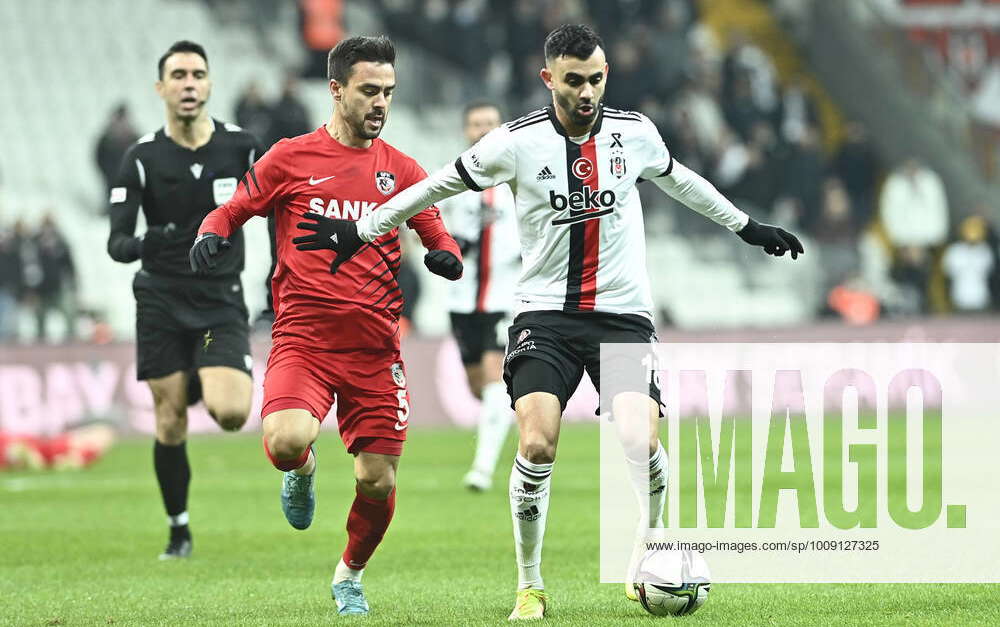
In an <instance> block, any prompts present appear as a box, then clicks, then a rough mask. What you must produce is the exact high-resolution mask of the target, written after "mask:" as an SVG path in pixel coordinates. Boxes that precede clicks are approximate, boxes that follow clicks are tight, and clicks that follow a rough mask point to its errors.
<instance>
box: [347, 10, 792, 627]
mask: <svg viewBox="0 0 1000 627" xmlns="http://www.w3.org/2000/svg"><path fill="white" fill-rule="evenodd" d="M540 75H541V79H542V81H543V82H544V83H545V85H546V87H548V88H549V90H550V91H551V92H552V104H551V105H549V106H548V107H546V108H544V109H540V110H538V111H536V112H534V113H530V114H528V115H526V116H524V117H522V118H520V119H519V120H515V121H513V122H510V123H507V124H504V125H503V126H501V127H500V128H498V129H496V130H494V131H492V132H490V133H489V134H487V135H486V136H485V137H483V139H482V140H481V141H479V142H478V143H477V144H476V145H475V146H473V147H472V148H470V149H468V150H467V151H465V152H464V153H462V154H461V155H460V156H459V157H458V159H457V160H456V161H455V163H454V164H452V165H450V166H447V167H445V168H443V169H441V170H440V171H438V172H437V173H435V174H434V175H433V176H431V177H429V178H427V179H425V180H423V181H421V182H420V183H417V184H416V185H413V186H412V187H410V188H408V189H406V190H404V191H403V192H402V193H400V194H398V195H396V196H394V197H393V198H391V199H390V200H389V201H388V202H386V203H385V204H383V205H382V206H381V207H379V209H378V210H377V211H374V212H372V213H371V214H369V215H367V216H365V217H363V218H362V219H361V220H359V221H358V222H356V223H355V222H351V221H343V222H340V223H338V226H337V232H336V233H335V235H334V236H333V237H335V238H336V240H335V250H336V251H337V253H338V255H344V256H348V257H349V256H351V255H353V254H355V252H356V251H357V250H359V249H360V248H361V247H362V246H363V244H364V243H365V242H370V241H372V240H373V239H375V238H376V237H378V236H379V235H381V234H383V233H386V232H388V231H390V230H391V229H393V228H395V227H396V226H398V225H399V224H401V223H402V222H403V221H405V220H406V219H407V218H408V217H410V216H412V215H414V214H416V213H417V212H418V211H420V210H422V209H423V208H425V207H427V206H429V205H432V204H435V203H437V202H439V201H440V200H442V199H444V198H448V197H450V196H454V195H455V194H458V193H460V192H464V191H466V190H469V189H471V190H474V191H481V190H483V189H486V188H488V187H492V186H496V185H499V184H501V183H508V184H509V185H510V187H511V189H512V190H513V191H514V195H515V203H516V212H517V219H518V228H519V231H520V239H521V255H522V259H523V266H522V270H521V276H520V279H519V281H518V288H517V292H516V294H515V305H514V313H515V316H516V317H515V318H514V323H513V325H512V326H511V328H510V330H509V333H508V345H507V356H506V359H505V364H504V380H505V381H506V382H507V386H508V392H509V393H510V396H511V399H512V400H513V402H514V410H515V412H516V414H517V421H518V431H519V435H520V440H519V443H518V452H517V456H516V457H515V459H514V466H513V469H512V471H511V477H510V505H511V515H512V518H513V523H514V545H515V552H516V555H517V567H518V591H517V599H516V602H515V607H514V611H513V612H512V613H511V615H510V618H511V620H518V619H533V618H541V617H542V616H543V615H544V613H545V603H546V599H547V595H546V594H545V592H544V584H543V582H542V575H541V570H540V567H541V550H542V539H543V536H544V532H545V519H546V514H547V512H548V505H549V482H550V476H551V474H552V468H553V463H554V461H555V455H556V442H557V440H558V436H559V424H560V419H561V416H562V411H563V409H564V408H565V405H566V401H567V400H568V399H569V397H570V395H572V393H573V392H574V391H575V390H576V387H577V385H578V384H579V382H580V380H581V378H582V377H583V373H584V372H586V373H587V374H588V375H589V376H590V378H591V380H592V381H593V383H594V385H595V386H596V387H597V389H598V390H599V391H600V389H601V387H600V381H601V379H600V361H599V356H600V345H601V343H602V342H609V343H610V342H614V343H646V342H650V341H654V340H655V338H656V335H655V332H654V329H653V322H652V320H653V302H652V297H651V295H650V289H649V280H648V276H647V274H646V260H645V234H644V231H643V222H642V207H641V206H640V203H639V194H638V192H637V191H636V189H635V185H636V183H638V182H640V180H648V181H651V182H652V183H653V184H655V185H656V186H657V187H659V188H660V189H661V190H663V191H664V192H665V193H666V194H667V195H668V196H670V197H672V198H674V199H676V200H678V201H680V202H681V203H683V204H684V205H686V206H688V207H689V208H691V209H693V210H694V211H697V212H699V213H701V214H702V215H704V216H706V217H707V218H709V219H711V220H713V221H715V222H716V223H718V224H720V225H722V226H723V227H725V228H727V229H729V230H730V231H732V232H734V233H736V234H737V235H738V236H739V237H740V238H741V239H742V240H743V241H744V242H746V243H748V244H751V245H754V246H760V247H762V248H763V249H764V252H766V253H768V254H770V255H775V256H779V257H780V256H782V255H784V254H785V253H786V252H787V253H790V254H791V257H792V259H795V258H796V257H797V256H798V255H799V254H800V253H802V252H803V249H802V244H801V243H799V240H798V238H796V237H795V236H794V235H792V234H791V233H789V232H788V231H785V230H784V229H782V228H780V227H777V226H772V225H767V224H760V223H758V222H757V221H755V220H753V219H752V218H751V217H750V216H748V215H747V214H746V213H744V212H743V211H740V210H739V209H737V208H736V207H735V206H733V204H732V203H731V202H729V200H727V199H726V198H725V197H724V196H723V195H722V194H720V193H719V191H718V190H716V189H715V187H714V186H713V185H712V184H711V183H709V182H708V181H706V180H705V179H703V178H702V177H701V176H699V175H698V174H696V173H694V172H692V171H691V170H689V169H688V168H686V167H684V165H683V164H681V163H680V162H678V161H677V160H675V159H674V158H673V156H672V155H671V154H670V151H669V150H668V149H667V147H666V146H665V145H664V143H663V140H662V138H661V137H660V135H659V133H658V132H657V130H656V127H655V126H654V125H653V124H652V122H650V121H649V119H648V118H646V116H644V115H642V114H640V113H634V112H628V111H618V110H615V109H610V108H608V107H605V106H603V104H602V102H601V101H602V98H603V95H604V88H605V87H604V86H605V82H606V80H607V79H608V77H609V67H608V64H607V62H606V60H605V56H604V50H603V44H602V42H601V39H600V38H599V37H598V36H597V34H596V33H594V31H592V30H591V29H590V28H589V27H587V26H580V25H564V26H560V27H558V28H556V29H555V30H553V31H552V32H551V33H549V35H548V37H547V38H546V40H545V67H544V68H542V70H541V72H540ZM614 392H615V393H617V392H621V395H620V396H621V397H626V398H625V400H627V401H628V402H629V403H634V402H635V400H636V398H638V400H639V402H640V403H643V402H644V403H646V404H647V405H648V412H649V427H650V436H651V437H650V438H649V442H650V446H649V459H648V468H649V473H648V475H647V474H646V473H645V466H646V463H647V460H645V459H639V460H633V459H629V460H627V461H628V463H629V465H630V467H631V468H632V469H633V472H632V473H631V474H632V477H633V483H634V484H635V485H634V486H633V488H634V489H635V491H636V492H637V494H638V495H639V496H640V499H641V500H640V506H641V508H642V509H643V511H644V512H645V513H647V514H648V517H649V521H648V522H649V527H651V528H655V527H662V526H663V524H662V515H663V503H664V493H665V490H664V488H665V482H666V475H667V472H666V468H667V459H666V453H665V451H664V450H663V446H662V445H661V444H660V441H659V436H658V429H659V390H657V389H656V388H655V386H653V385H650V389H648V390H631V391H629V390H621V391H619V390H614ZM635 392H639V393H640V394H648V395H649V397H650V398H649V399H643V398H642V397H641V396H638V395H636V394H635ZM618 400H619V398H618V397H616V398H615V402H616V403H617V402H618ZM640 406H641V405H640ZM637 477H642V478H643V482H646V483H645V485H642V484H641V483H642V482H640V481H639V480H637ZM647 477H648V479H647ZM647 495H648V498H649V500H648V506H644V505H643V502H644V501H645V498H644V497H645V496H647Z"/></svg>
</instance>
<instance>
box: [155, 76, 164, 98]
mask: <svg viewBox="0 0 1000 627" xmlns="http://www.w3.org/2000/svg"><path fill="white" fill-rule="evenodd" d="M153 87H155V88H156V93H157V95H159V96H160V98H162V97H163V88H164V85H163V81H162V80H160V81H156V82H155V83H153Z"/></svg>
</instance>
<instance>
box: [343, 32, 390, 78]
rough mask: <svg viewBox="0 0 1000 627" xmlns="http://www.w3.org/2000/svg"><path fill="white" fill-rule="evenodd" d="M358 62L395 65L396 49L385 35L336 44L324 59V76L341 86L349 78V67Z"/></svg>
mask: <svg viewBox="0 0 1000 627" xmlns="http://www.w3.org/2000/svg"><path fill="white" fill-rule="evenodd" d="M360 61H373V62H375V63H388V64H389V65H395V64H396V47H395V46H394V45H392V41H391V40H390V39H389V38H388V37H386V36H385V35H379V36H378V37H365V36H359V37H351V38H349V39H345V40H343V41H341V42H340V43H339V44H337V45H336V46H335V47H334V49H333V50H331V51H330V56H328V57H327V59H326V76H327V78H328V79H329V80H332V81H337V82H338V83H340V84H341V85H343V84H344V83H346V82H347V79H349V78H350V77H351V67H353V66H354V64H355V63H358V62H360Z"/></svg>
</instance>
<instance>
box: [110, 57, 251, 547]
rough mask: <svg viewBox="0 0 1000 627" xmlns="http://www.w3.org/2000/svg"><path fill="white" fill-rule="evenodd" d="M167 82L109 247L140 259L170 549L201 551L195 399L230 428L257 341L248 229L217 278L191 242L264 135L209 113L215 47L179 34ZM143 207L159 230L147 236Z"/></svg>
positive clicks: (244, 405)
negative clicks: (161, 115)
mask: <svg viewBox="0 0 1000 627" xmlns="http://www.w3.org/2000/svg"><path fill="white" fill-rule="evenodd" d="M158 69H159V80H158V81H157V82H156V91H157V93H158V94H159V95H160V98H162V99H163V103H164V104H165V105H166V118H167V120H166V126H164V127H163V128H161V129H160V130H158V131H156V132H155V133H150V134H149V135H146V136H144V137H141V138H139V140H138V141H137V142H136V143H135V145H133V146H132V147H131V148H130V149H129V150H128V152H126V153H125V157H124V158H123V160H122V164H121V168H120V169H119V173H118V179H117V181H116V183H115V186H114V187H113V188H112V190H111V199H110V204H111V209H110V213H111V235H110V237H109V239H108V253H109V254H110V255H111V258H112V259H114V260H115V261H120V262H122V263H129V262H132V261H135V260H136V259H139V260H141V261H142V266H141V268H140V269H139V271H138V272H137V273H136V275H135V280H134V282H133V292H134V293H135V300H136V346H137V352H138V357H137V361H138V366H137V369H138V371H137V375H138V379H139V380H140V381H142V380H145V381H147V382H148V383H149V388H150V390H152V392H153V402H154V405H155V412H156V444H155V446H154V449H153V463H154V467H155V468H156V478H157V480H158V481H159V484H160V492H161V494H162V496H163V505H164V506H165V508H166V510H167V516H168V520H169V524H170V541H169V543H168V544H167V548H166V550H165V551H164V553H163V554H162V555H160V559H173V558H180V557H187V556H189V555H190V554H191V532H190V529H189V528H188V512H187V496H188V484H189V483H190V481H191V470H190V467H189V465H188V459H187V451H186V449H185V440H186V438H187V407H188V405H193V404H194V403H197V402H198V400H199V398H203V399H204V401H205V406H206V407H207V408H208V412H209V413H210V414H211V415H212V418H214V419H215V421H216V422H217V423H219V426H220V427H222V428H223V429H225V430H226V431H237V430H239V429H240V428H241V427H242V426H243V423H244V422H246V419H247V414H249V413H250V402H251V384H252V379H251V377H250V367H251V360H250V341H249V326H248V324H247V308H246V304H245V303H244V301H243V288H242V285H241V283H240V272H241V271H242V270H243V249H244V244H243V234H242V233H241V232H237V233H234V234H233V237H231V238H230V244H229V245H230V246H231V247H232V248H233V249H234V250H231V251H230V252H229V254H226V255H221V256H219V257H218V261H217V263H218V267H217V268H216V269H215V272H214V273H213V276H212V278H211V279H208V278H203V277H198V276H195V275H194V274H193V272H192V271H191V266H190V263H189V261H188V249H189V248H191V242H193V241H194V238H195V236H196V235H197V231H198V226H199V225H200V224H201V221H202V219H203V218H204V217H205V215H206V214H208V212H210V211H212V210H213V209H215V208H216V207H217V206H219V205H221V204H223V203H225V202H226V201H228V200H229V198H230V197H231V196H232V195H233V192H235V191H236V186H237V185H238V184H239V181H240V180H241V179H242V177H243V176H244V174H245V173H246V172H247V170H248V169H249V167H250V165H251V164H253V162H254V161H255V160H256V159H257V157H259V156H260V149H259V144H258V143H257V140H256V139H255V138H254V137H253V136H252V135H250V134H249V133H247V132H245V131H243V130H242V129H240V128H239V127H238V126H235V125H233V124H227V123H224V122H220V121H218V120H215V119H213V118H211V117H209V116H208V113H207V112H206V110H205V103H206V102H207V101H208V97H209V94H210V93H211V90H212V82H211V79H210V78H209V74H208V57H207V56H206V54H205V49H204V48H202V47H201V46H200V45H198V44H196V43H193V42H190V41H178V42H177V43H175V44H174V45H172V46H171V47H170V49H169V50H167V51H166V53H164V55H163V56H162V57H160V60H159V66H158ZM140 207H141V208H142V211H143V213H144V214H145V217H146V224H147V225H148V228H147V229H146V232H145V234H143V235H141V236H139V237H136V235H135V226H136V217H137V216H138V212H139V208H140Z"/></svg>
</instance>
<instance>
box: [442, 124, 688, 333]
mask: <svg viewBox="0 0 1000 627" xmlns="http://www.w3.org/2000/svg"><path fill="white" fill-rule="evenodd" d="M672 167H673V159H672V157H671V156H670V151H669V150H667V147H666V146H665V145H664V143H663V140H662V139H661V138H660V134H659V132H658V131H657V130H656V127H655V126H653V124H652V122H650V121H649V119H648V118H646V117H645V116H643V115H642V114H639V113H633V112H626V111H618V110H616V109H610V108H607V107H604V108H602V110H601V112H600V116H599V117H598V119H597V121H596V122H595V124H594V127H593V128H592V129H591V132H590V133H589V134H588V135H585V136H583V137H569V136H567V134H566V131H565V129H564V128H563V126H562V125H561V124H560V123H559V121H558V119H557V118H556V115H555V111H554V110H553V109H552V107H551V106H550V107H546V108H544V109H540V110H538V111H536V112H534V113H531V114H529V115H526V116H524V117H522V118H520V119H518V120H514V121H513V122H509V123H507V124H504V125H503V126H501V127H499V128H497V129H495V130H493V131H492V132H490V133H489V134H488V135H486V136H485V137H483V139H482V140H480V141H479V143H477V144H476V145H475V146H473V147H472V148H470V149H469V150H467V151H466V152H464V153H463V154H462V155H461V156H459V158H458V160H457V161H456V162H455V168H456V169H457V170H458V173H459V175H460V176H461V177H462V180H463V181H464V182H465V184H466V185H467V186H468V187H469V188H470V189H473V190H476V189H485V188H487V187H491V186H494V185H499V184H501V183H509V184H510V186H511V188H512V189H513V190H514V195H515V198H516V211H517V218H518V227H519V231H520V238H521V251H522V256H523V267H522V272H521V277H520V281H519V284H518V289H517V293H516V296H515V298H516V304H515V310H516V311H517V312H521V311H532V310H549V309H556V310H562V311H567V312H578V311H601V312H608V313H634V314H641V315H644V316H647V317H650V318H651V317H652V311H653V302H652V297H651V295H650V291H649V280H648V278H647V275H646V245H645V243H646V239H645V233H644V230H643V220H642V206H641V205H640V203H639V193H638V191H637V190H636V189H635V185H636V182H637V181H639V180H640V179H649V178H653V177H658V176H662V175H665V174H669V173H670V171H671V169H672Z"/></svg>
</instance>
